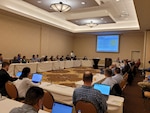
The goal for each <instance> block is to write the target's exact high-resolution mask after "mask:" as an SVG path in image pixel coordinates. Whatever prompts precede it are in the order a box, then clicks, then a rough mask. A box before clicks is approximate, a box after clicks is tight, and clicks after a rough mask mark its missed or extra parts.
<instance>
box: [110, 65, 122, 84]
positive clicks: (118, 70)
mask: <svg viewBox="0 0 150 113" xmlns="http://www.w3.org/2000/svg"><path fill="white" fill-rule="evenodd" d="M120 72H121V71H120V68H118V67H116V68H115V75H114V76H112V78H113V79H114V80H116V81H117V83H118V84H119V83H120V82H121V81H122V80H123V77H122V75H121V74H120Z"/></svg>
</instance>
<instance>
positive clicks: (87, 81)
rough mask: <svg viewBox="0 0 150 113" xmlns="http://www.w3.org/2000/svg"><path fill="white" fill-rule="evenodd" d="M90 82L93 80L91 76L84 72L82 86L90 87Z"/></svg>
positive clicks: (89, 73)
mask: <svg viewBox="0 0 150 113" xmlns="http://www.w3.org/2000/svg"><path fill="white" fill-rule="evenodd" d="M92 80H93V74H92V73H91V72H89V71H86V72H84V74H83V82H84V85H91V84H92Z"/></svg>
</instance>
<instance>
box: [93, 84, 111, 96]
mask: <svg viewBox="0 0 150 113" xmlns="http://www.w3.org/2000/svg"><path fill="white" fill-rule="evenodd" d="M94 89H96V90H98V91H100V92H101V93H102V94H104V95H109V94H110V86H109V85H105V84H94Z"/></svg>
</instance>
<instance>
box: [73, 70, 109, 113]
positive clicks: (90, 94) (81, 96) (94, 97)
mask: <svg viewBox="0 0 150 113" xmlns="http://www.w3.org/2000/svg"><path fill="white" fill-rule="evenodd" d="M90 76H91V77H90ZM92 78H93V75H92V74H91V73H87V72H85V73H84V75H83V81H84V85H83V86H82V87H80V88H77V89H75V90H74V93H73V104H74V105H76V102H77V101H79V100H85V101H90V102H91V103H93V105H94V106H95V107H96V109H97V111H98V113H105V111H106V110H107V104H106V98H105V97H104V96H103V95H102V94H101V93H100V92H99V91H97V90H95V89H93V87H92V86H91V83H92ZM88 79H90V81H88Z"/></svg>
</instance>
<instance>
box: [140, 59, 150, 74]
mask: <svg viewBox="0 0 150 113" xmlns="http://www.w3.org/2000/svg"><path fill="white" fill-rule="evenodd" d="M148 63H149V64H150V61H148ZM145 71H147V72H150V67H149V68H147V69H143V70H142V75H143V76H145Z"/></svg>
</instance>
